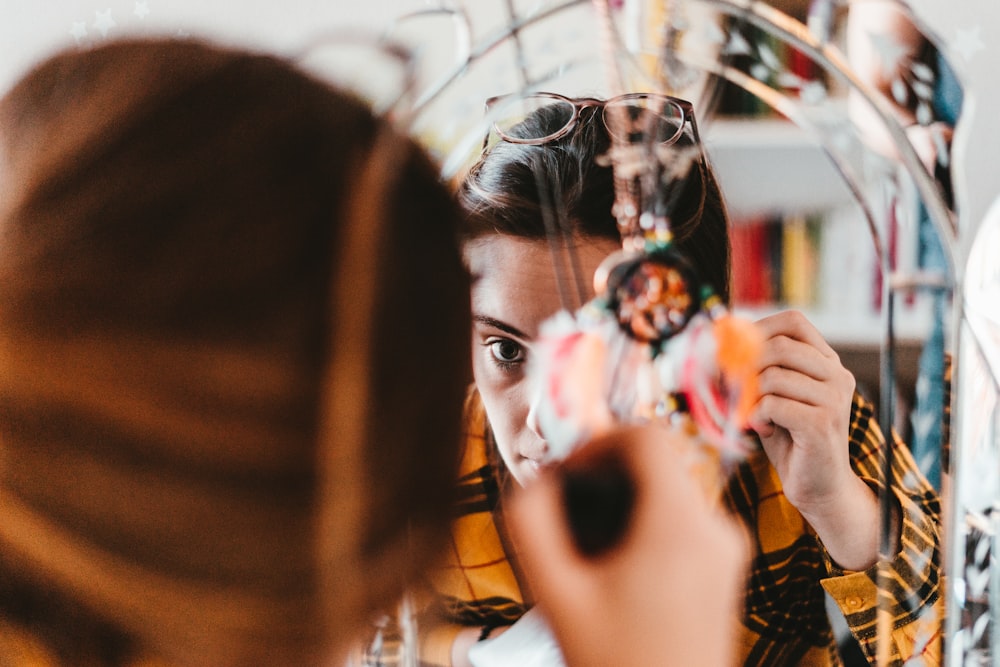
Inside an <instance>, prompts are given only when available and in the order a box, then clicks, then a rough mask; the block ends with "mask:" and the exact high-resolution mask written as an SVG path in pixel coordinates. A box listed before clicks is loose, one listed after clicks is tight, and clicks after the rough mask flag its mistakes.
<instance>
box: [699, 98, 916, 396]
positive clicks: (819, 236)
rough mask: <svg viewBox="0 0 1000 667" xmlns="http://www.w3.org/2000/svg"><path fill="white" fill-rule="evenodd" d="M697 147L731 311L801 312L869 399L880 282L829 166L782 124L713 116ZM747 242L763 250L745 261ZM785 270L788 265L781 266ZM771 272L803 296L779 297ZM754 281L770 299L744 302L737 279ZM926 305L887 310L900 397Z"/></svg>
mask: <svg viewBox="0 0 1000 667" xmlns="http://www.w3.org/2000/svg"><path fill="white" fill-rule="evenodd" d="M704 141H705V146H706V151H707V153H708V156H709V159H710V161H711V162H712V165H713V168H714V169H715V171H716V174H717V176H718V178H719V182H720V185H721V187H722V191H723V193H724V194H725V196H726V201H727V205H728V207H729V211H730V215H731V217H732V219H733V233H732V237H733V245H734V257H733V263H734V302H735V304H736V310H737V312H739V313H740V314H743V315H745V316H747V317H750V318H752V319H758V318H760V317H763V316H765V315H767V314H769V313H772V312H775V311H776V310H778V309H784V308H796V309H798V310H801V311H802V312H803V313H804V314H805V315H806V316H807V317H808V318H809V319H810V321H812V322H813V323H814V324H815V325H816V327H817V328H818V329H819V330H820V331H821V332H822V333H823V335H824V337H825V338H826V339H827V341H829V342H830V344H831V345H832V346H833V347H834V349H835V350H837V352H838V354H839V355H840V356H841V361H842V363H843V364H844V365H845V366H846V367H847V368H849V369H850V370H851V371H852V372H853V373H854V375H855V377H856V378H857V380H858V384H859V387H862V388H863V389H864V391H865V393H866V394H868V395H869V396H870V397H872V398H876V397H877V395H878V394H877V392H878V390H879V350H880V345H881V339H882V331H883V323H882V315H881V313H880V308H879V295H880V290H881V287H880V283H879V280H880V276H879V272H878V270H877V262H876V258H875V251H874V245H873V243H872V241H871V238H870V236H869V232H868V228H867V223H866V222H865V220H864V218H863V214H862V211H861V209H860V206H859V205H858V204H857V202H855V201H854V198H853V196H852V195H851V192H850V190H849V189H848V187H847V185H846V184H845V183H844V181H843V179H842V178H841V176H840V174H839V173H838V172H837V170H836V168H835V167H834V166H833V164H832V163H831V162H830V160H829V158H828V157H827V156H826V154H825V153H824V151H823V150H822V148H821V147H820V146H819V145H818V143H817V142H816V140H815V139H814V138H813V137H812V136H811V135H810V134H809V133H808V132H807V131H806V130H804V129H802V128H800V127H798V126H796V125H794V124H793V123H791V122H789V121H787V120H784V119H782V118H776V117H766V118H744V117H736V118H730V117H719V118H716V119H715V120H713V121H712V123H711V124H710V125H709V127H708V128H706V130H705V131H704ZM790 227H791V228H793V229H792V230H790ZM803 230H804V231H803ZM755 235H756V237H763V238H764V241H761V240H760V238H757V241H756V243H757V244H760V243H765V244H766V245H767V248H766V249H765V254H764V256H763V257H755V258H751V257H748V253H752V252H753V251H752V250H748V248H750V247H754V246H753V242H752V241H748V240H747V239H748V238H750V239H752V238H755ZM803 243H805V244H806V245H805V246H803V245H802V244H803ZM790 246H792V247H795V248H799V250H797V251H795V252H794V253H793V257H792V258H791V259H790V258H789V257H787V256H783V255H782V253H783V252H786V253H787V252H788V250H787V248H789V247H790ZM803 247H805V248H806V250H805V251H804V252H805V255H806V256H803V255H802V253H803V251H802V250H801V248H803ZM898 251H899V248H898V247H897V252H898ZM790 264H795V265H796V266H797V268H790V267H789V266H783V265H790ZM781 271H786V272H787V271H794V272H796V273H794V274H793V277H792V279H791V283H793V286H795V283H802V282H803V281H804V282H805V283H806V285H802V284H798V285H797V287H798V288H803V287H804V288H806V289H804V290H803V289H798V290H795V291H794V293H792V292H791V291H789V290H788V289H785V290H783V289H782V287H781V285H780V283H781V280H782V276H780V275H779V276H770V277H768V276H767V275H766V274H767V272H781ZM762 276H763V278H762ZM762 279H763V280H765V281H767V280H770V283H771V286H770V287H769V288H764V291H765V292H767V289H770V290H771V291H770V293H763V294H762V293H760V292H759V291H758V292H757V293H753V292H752V290H751V294H749V295H748V294H747V292H746V287H747V285H746V281H750V280H762ZM784 280H785V281H786V282H788V281H789V276H787V275H786V276H784ZM786 287H787V285H786ZM741 297H743V298H741ZM929 306H930V303H929V301H928V300H927V299H926V298H923V297H922V296H921V295H916V296H914V297H912V298H910V297H905V298H902V299H900V303H899V304H898V305H897V309H896V321H895V327H896V334H897V342H898V345H897V359H896V368H897V378H898V381H899V386H900V389H901V390H902V393H903V394H904V396H905V395H911V394H912V390H913V386H914V383H915V380H916V369H917V357H918V356H919V352H920V348H921V344H922V340H923V339H924V338H925V337H926V333H927V331H928V330H929V323H930V307H929Z"/></svg>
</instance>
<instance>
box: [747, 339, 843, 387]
mask: <svg viewBox="0 0 1000 667" xmlns="http://www.w3.org/2000/svg"><path fill="white" fill-rule="evenodd" d="M839 363H840V359H839V357H830V356H826V355H824V354H823V353H822V352H821V351H820V350H817V349H816V348H815V347H813V346H812V345H809V344H808V343H803V342H801V341H798V340H795V339H794V338H789V337H787V336H775V337H773V338H769V339H767V341H766V342H765V343H764V346H763V349H762V350H761V354H760V357H759V359H758V370H759V371H763V370H764V369H766V368H769V367H771V366H779V367H782V368H788V369H791V370H795V371H798V372H799V373H804V374H805V375H808V376H809V377H812V378H815V379H817V380H824V379H826V378H828V377H830V375H831V374H832V369H833V368H834V367H835V365H836V364H839Z"/></svg>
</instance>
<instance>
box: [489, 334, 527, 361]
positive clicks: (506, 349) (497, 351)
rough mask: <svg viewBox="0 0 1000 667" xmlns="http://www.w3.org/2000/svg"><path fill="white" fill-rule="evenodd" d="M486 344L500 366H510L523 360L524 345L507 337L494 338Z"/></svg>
mask: <svg viewBox="0 0 1000 667" xmlns="http://www.w3.org/2000/svg"><path fill="white" fill-rule="evenodd" d="M486 344H487V345H488V346H489V348H490V354H492V355H493V359H494V360H495V361H496V362H497V363H498V364H500V365H502V366H511V365H513V364H518V363H520V362H522V361H524V347H523V346H522V345H521V344H520V343H517V342H515V341H513V340H511V339H509V338H494V339H493V340H489V341H487V342H486Z"/></svg>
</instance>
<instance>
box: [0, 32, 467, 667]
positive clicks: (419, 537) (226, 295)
mask: <svg viewBox="0 0 1000 667" xmlns="http://www.w3.org/2000/svg"><path fill="white" fill-rule="evenodd" d="M0 141H2V145H0V148H2V150H0V155H2V158H3V160H4V164H3V171H4V179H3V182H2V183H0V188H2V199H0V235H2V239H3V240H2V243H0V496H2V497H3V499H4V500H3V502H2V503H0V554H2V557H0V619H2V618H8V619H11V618H12V619H13V620H14V621H15V622H17V623H20V624H22V625H27V626H28V627H29V629H31V630H33V631H36V632H37V634H39V635H41V636H44V637H45V638H47V639H49V640H51V642H52V643H53V645H54V647H55V648H56V649H57V650H58V652H61V653H63V654H65V655H67V656H69V657H70V658H71V659H72V660H74V661H75V660H84V661H86V660H87V659H89V658H90V657H94V658H95V659H96V660H97V661H107V662H116V661H124V660H125V657H122V656H123V653H125V654H127V653H128V652H129V651H133V652H134V651H139V652H143V651H148V652H152V654H153V655H160V656H164V657H167V658H168V659H171V660H173V661H177V662H181V663H187V664H213V665H227V664H231V665H241V664H306V663H308V662H319V661H323V660H325V659H326V657H328V656H324V655H323V653H324V651H325V650H326V648H327V647H326V646H325V645H326V644H327V643H333V644H337V643H338V642H342V641H343V640H344V639H345V637H346V635H347V634H348V633H350V632H352V631H354V630H356V629H357V627H358V626H359V625H360V624H363V623H364V621H365V619H366V614H368V613H369V612H371V611H372V610H373V609H374V608H375V607H378V606H380V605H384V604H389V603H391V602H392V601H393V600H394V599H395V598H397V597H398V596H399V595H400V594H401V592H402V590H403V589H404V587H405V586H406V585H407V584H408V583H409V582H410V581H412V580H413V579H414V578H415V577H416V576H417V574H418V573H419V571H420V570H422V569H423V568H424V567H425V566H426V565H427V564H428V563H429V562H430V560H431V559H432V558H433V557H435V556H436V555H437V554H438V552H439V547H441V546H442V545H443V543H444V538H445V536H446V534H447V529H448V516H449V507H450V505H451V502H452V500H453V498H452V494H451V490H452V489H453V478H454V475H455V470H456V466H457V461H458V446H459V442H460V421H461V420H460V417H461V405H462V398H463V395H464V392H465V386H466V383H467V379H468V375H469V374H468V371H467V369H466V367H465V365H464V364H465V359H464V357H463V356H462V355H456V354H455V350H461V349H465V348H466V346H467V344H468V342H467V341H468V335H469V332H468V321H469V312H468V308H469V305H468V277H467V275H466V272H465V270H464V268H463V266H462V263H461V259H460V254H459V249H458V242H457V238H456V237H457V227H458V211H457V208H456V207H455V205H454V202H453V200H452V198H451V196H450V195H449V193H448V191H447V189H446V188H445V187H444V185H443V184H442V183H440V181H439V180H438V171H437V169H436V168H435V166H434V165H433V164H432V162H431V161H430V160H429V159H428V158H427V157H426V156H425V155H424V153H423V152H422V151H420V150H419V149H418V148H417V147H416V146H415V144H414V143H413V142H412V141H410V140H408V139H407V138H405V137H402V136H399V135H398V134H397V133H396V132H394V131H393V130H392V129H391V128H390V127H389V126H388V124H387V123H386V122H384V121H383V120H381V119H378V118H376V117H374V116H373V115H372V113H371V112H370V110H369V109H368V107H367V106H366V105H364V104H362V103H360V102H359V101H357V100H355V99H354V98H352V97H351V96H349V95H347V94H344V93H341V92H337V91H335V90H333V89H332V88H331V87H330V86H328V85H327V84H325V83H323V82H320V81H318V80H316V79H314V78H312V77H310V76H307V75H305V74H304V73H303V72H301V71H299V70H298V69H297V68H296V67H294V66H293V65H291V64H290V63H287V62H285V61H283V60H281V59H279V58H275V57H271V56H266V55H258V54H252V53H246V52H243V51H240V50H233V49H226V48H221V47H214V46H211V45H208V44H203V43H199V42H196V41H179V40H169V39H162V40H148V41H141V40H136V41H123V42H118V43H111V44H108V45H105V46H102V47H100V48H97V49H93V50H86V51H80V50H72V51H67V52H64V53H61V54H58V55H56V56H54V57H52V58H50V59H48V60H47V61H45V62H43V63H42V64H41V65H39V66H38V67H37V68H35V69H34V70H33V71H31V72H30V73H29V74H28V75H27V76H25V77H24V78H23V79H22V80H21V81H20V82H19V83H18V84H17V85H16V86H15V87H14V88H13V89H12V90H11V92H10V93H9V94H8V95H7V96H6V97H5V98H4V99H3V100H2V102H0ZM10 591H15V592H16V593H17V594H18V595H20V596H22V597H20V598H18V597H17V596H11V595H8V594H7V593H9V592H10ZM28 598H32V599H28ZM64 603H67V604H69V603H71V604H73V605H76V606H77V607H78V608H79V609H81V610H84V612H82V613H84V614H92V615H93V616H94V618H96V619H101V622H103V623H106V624H107V627H108V628H110V630H109V634H112V635H116V637H111V638H110V639H108V640H107V641H103V640H100V639H98V638H95V637H93V636H86V635H87V633H89V632H90V631H91V630H96V629H97V628H98V627H99V624H98V623H96V622H95V623H94V624H93V625H85V626H80V625H79V624H77V623H76V619H77V618H78V617H79V616H80V614H76V613H75V612H74V613H67V612H65V611H64V610H65V609H66V608H67V606H66V604H64ZM109 646H110V647H112V648H111V649H109V648H108V647H109ZM102 647H103V648H102ZM115 647H117V648H115ZM91 654H93V656H91ZM126 657H127V656H126Z"/></svg>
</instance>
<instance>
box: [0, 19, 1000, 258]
mask: <svg viewBox="0 0 1000 667" xmlns="http://www.w3.org/2000/svg"><path fill="white" fill-rule="evenodd" d="M469 1H470V2H471V3H472V5H475V6H477V9H480V10H481V9H482V8H483V7H484V6H486V5H487V4H488V3H489V2H490V1H491V0H469ZM496 1H498V0H496ZM3 4H4V5H5V6H4V11H3V12H2V13H0V92H2V91H4V90H6V89H7V88H8V87H9V86H10V85H11V84H12V83H13V82H14V81H15V80H16V79H17V77H18V76H19V75H20V74H21V72H23V71H24V70H25V69H26V68H27V67H28V66H29V65H30V64H31V63H32V62H34V61H36V60H38V59H39V58H41V57H42V56H44V55H45V54H47V53H49V52H50V51H51V50H53V49H55V48H58V47H66V46H72V45H74V44H75V43H77V44H81V45H87V44H92V43H96V42H99V41H100V40H102V39H105V38H107V37H116V36H122V35H127V34H148V33H150V32H157V33H167V34H173V33H176V32H177V31H184V32H186V33H188V34H204V35H207V36H211V37H214V38H217V39H222V40H224V41H228V42H235V43H241V44H250V45H254V46H259V47H261V48H266V49H271V50H276V51H279V52H289V51H291V50H294V49H295V48H296V47H297V46H298V45H301V44H303V43H304V42H305V41H306V40H307V39H308V38H309V37H310V36H312V35H315V34H317V33H318V32H319V31H321V30H327V29H333V28H337V27H345V26H363V27H367V28H370V29H372V30H375V29H376V28H378V27H381V26H384V25H385V24H386V23H387V22H388V21H389V20H390V19H391V18H392V17H394V16H397V15H399V14H400V13H403V12H406V11H411V10H414V9H419V8H425V7H428V6H431V5H437V4H439V3H438V2H434V1H432V0H281V1H279V0H231V1H226V0H4V3H3ZM911 4H912V5H913V7H914V9H915V10H916V11H917V13H918V15H919V16H920V17H922V18H923V19H924V20H925V22H926V24H927V25H930V26H934V28H935V30H936V31H937V33H938V36H939V37H940V40H941V42H942V44H943V45H944V46H945V48H946V49H947V50H948V51H949V53H950V55H951V61H952V62H953V63H954V64H955V66H956V68H957V69H958V73H959V75H960V76H961V77H962V78H963V80H964V84H965V88H966V103H965V116H964V117H963V119H962V122H961V124H960V126H959V128H958V132H957V135H956V138H955V144H954V160H955V168H956V172H957V175H958V178H957V183H956V190H957V198H958V203H959V206H960V216H961V222H960V224H961V226H962V228H963V232H962V238H963V240H964V243H965V244H968V243H969V242H970V240H971V238H972V234H971V233H970V232H971V231H972V230H973V229H974V228H975V227H976V226H977V225H978V222H979V220H981V219H982V217H983V216H984V215H985V212H986V210H987V209H988V208H989V206H990V204H991V203H992V202H993V199H994V197H995V196H996V194H997V193H998V192H1000V168H998V167H997V166H996V164H995V156H997V155H1000V130H998V129H997V127H996V125H997V122H996V120H995V119H996V118H1000V86H998V85H996V73H995V71H993V70H994V69H995V63H1000V40H997V39H996V38H995V35H996V34H1000V2H996V0H949V1H948V2H943V1H942V0H911ZM965 254H966V253H965V252H963V253H962V256H964V255H965Z"/></svg>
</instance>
